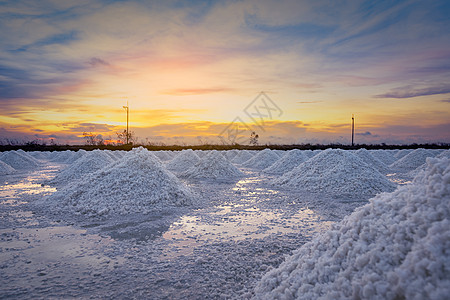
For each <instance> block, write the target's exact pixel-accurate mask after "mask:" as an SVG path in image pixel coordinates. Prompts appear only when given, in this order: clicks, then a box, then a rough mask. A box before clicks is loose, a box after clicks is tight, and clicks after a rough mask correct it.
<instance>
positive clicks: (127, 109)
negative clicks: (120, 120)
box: [123, 101, 129, 145]
mask: <svg viewBox="0 0 450 300" xmlns="http://www.w3.org/2000/svg"><path fill="white" fill-rule="evenodd" d="M123 108H125V109H126V111H127V145H128V136H129V135H128V115H129V107H128V101H127V106H124V107H123Z"/></svg>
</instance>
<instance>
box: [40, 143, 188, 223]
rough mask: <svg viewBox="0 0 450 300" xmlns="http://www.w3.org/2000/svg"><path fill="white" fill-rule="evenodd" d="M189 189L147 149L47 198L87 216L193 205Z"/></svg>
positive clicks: (144, 211) (134, 150)
mask: <svg viewBox="0 0 450 300" xmlns="http://www.w3.org/2000/svg"><path fill="white" fill-rule="evenodd" d="M193 199H194V197H193V195H192V193H191V191H190V190H189V188H188V187H186V186H185V185H184V184H183V183H181V182H180V181H179V180H178V179H177V178H176V177H175V175H173V174H171V173H170V172H168V171H167V170H166V169H165V168H164V166H163V165H162V163H161V162H160V161H159V160H158V159H157V158H156V157H155V156H154V155H152V154H151V153H149V151H148V150H146V149H143V148H137V149H133V150H132V151H130V152H129V153H128V154H127V155H125V156H124V157H123V158H122V159H121V160H119V161H117V162H115V163H114V164H111V165H110V166H109V167H107V168H104V169H101V170H99V171H97V172H95V173H91V174H89V175H87V176H85V178H84V179H83V180H79V181H76V182H75V183H73V184H72V185H70V186H67V187H66V188H64V189H62V190H60V191H57V192H56V193H54V194H52V195H51V196H49V197H48V198H47V201H48V202H49V203H51V204H54V205H55V206H62V207H67V208H69V209H72V210H74V211H75V212H77V213H82V214H88V215H94V216H95V215H103V214H130V213H148V212H150V211H153V210H155V209H163V208H167V207H175V206H185V205H190V204H192V203H193Z"/></svg>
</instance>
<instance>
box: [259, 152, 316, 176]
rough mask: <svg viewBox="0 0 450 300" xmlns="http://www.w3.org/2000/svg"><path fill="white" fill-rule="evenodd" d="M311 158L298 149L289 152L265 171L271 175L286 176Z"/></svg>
mask: <svg viewBox="0 0 450 300" xmlns="http://www.w3.org/2000/svg"><path fill="white" fill-rule="evenodd" d="M308 159H309V157H308V156H306V155H305V153H304V152H303V151H301V150H298V149H293V150H290V151H287V153H286V154H285V155H284V156H283V157H282V158H280V159H279V160H278V161H276V162H275V163H274V164H273V165H271V166H269V167H268V168H266V169H264V170H263V171H264V172H265V173H270V174H284V173H286V172H289V171H291V170H292V169H294V168H295V167H297V166H299V165H300V164H301V163H302V162H304V161H306V160H308Z"/></svg>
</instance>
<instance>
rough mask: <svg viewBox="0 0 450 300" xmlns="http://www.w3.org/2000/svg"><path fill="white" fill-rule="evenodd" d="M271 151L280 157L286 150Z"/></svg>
mask: <svg viewBox="0 0 450 300" xmlns="http://www.w3.org/2000/svg"><path fill="white" fill-rule="evenodd" d="M272 152H273V153H275V154H277V155H278V156H279V157H280V158H281V157H283V156H284V155H285V154H286V152H287V151H284V150H272Z"/></svg>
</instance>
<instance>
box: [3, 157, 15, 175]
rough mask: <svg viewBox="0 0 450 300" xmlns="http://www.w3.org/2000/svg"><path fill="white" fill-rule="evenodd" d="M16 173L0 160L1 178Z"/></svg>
mask: <svg viewBox="0 0 450 300" xmlns="http://www.w3.org/2000/svg"><path fill="white" fill-rule="evenodd" d="M14 173H16V170H14V168H13V167H11V166H10V165H8V164H7V163H5V162H3V161H1V160H0V176H1V175H10V174H14Z"/></svg>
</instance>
